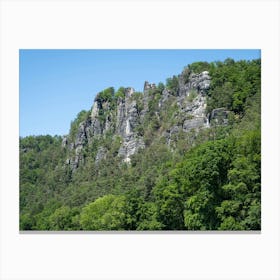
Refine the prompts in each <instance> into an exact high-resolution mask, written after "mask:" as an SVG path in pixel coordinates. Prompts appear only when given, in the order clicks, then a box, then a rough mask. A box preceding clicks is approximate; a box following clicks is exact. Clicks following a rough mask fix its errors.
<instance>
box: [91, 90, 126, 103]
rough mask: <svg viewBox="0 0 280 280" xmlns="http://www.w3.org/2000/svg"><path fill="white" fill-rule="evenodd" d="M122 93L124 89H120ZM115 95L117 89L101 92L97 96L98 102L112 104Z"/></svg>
mask: <svg viewBox="0 0 280 280" xmlns="http://www.w3.org/2000/svg"><path fill="white" fill-rule="evenodd" d="M119 90H121V92H122V89H119ZM114 94H115V89H114V88H113V87H109V88H106V89H104V90H103V91H101V92H99V93H98V94H97V96H96V99H95V100H96V101H97V102H99V103H103V102H111V101H112V100H113V97H114Z"/></svg>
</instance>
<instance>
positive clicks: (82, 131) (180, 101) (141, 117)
mask: <svg viewBox="0 0 280 280" xmlns="http://www.w3.org/2000/svg"><path fill="white" fill-rule="evenodd" d="M210 82H211V78H210V76H209V73H208V72H207V71H204V72H202V73H199V74H193V73H192V74H190V75H189V76H188V79H187V81H186V79H185V77H184V75H183V74H182V75H179V76H178V79H177V83H178V86H177V88H176V90H175V91H174V90H173V91H172V90H170V89H168V88H166V87H165V88H164V89H161V90H159V89H158V88H157V87H156V85H155V84H150V83H149V82H147V81H146V82H145V84H144V90H143V93H136V92H135V90H134V89H133V88H131V87H128V88H125V90H124V94H123V96H119V97H116V98H115V99H114V102H112V101H110V100H108V98H107V99H106V98H101V95H100V94H98V95H97V96H96V98H95V100H94V103H93V106H92V109H91V111H90V113H89V114H88V116H87V118H86V119H85V120H84V121H82V122H81V123H80V124H79V127H78V131H77V133H76V135H75V137H74V139H70V137H69V136H67V137H65V139H64V140H63V145H64V146H65V147H67V148H68V149H69V151H70V153H69V155H70V156H69V159H68V160H67V164H69V165H70V166H71V169H72V170H75V169H76V168H77V167H78V166H79V165H81V164H83V160H84V155H83V150H84V149H85V147H86V146H87V145H89V144H90V143H92V142H93V141H98V140H99V139H100V138H102V137H105V136H106V135H107V134H108V133H111V135H113V137H119V141H120V142H119V143H120V145H119V148H118V152H117V156H119V157H120V158H121V159H122V160H123V161H124V162H127V163H129V162H130V160H131V156H132V155H133V154H135V153H136V152H138V151H139V150H140V149H144V148H145V141H144V139H143V133H139V127H140V126H141V125H142V127H143V124H146V123H147V116H148V115H149V116H150V115H151V113H153V114H154V116H155V118H159V114H160V113H161V110H166V106H168V104H171V103H172V104H173V105H174V104H176V106H177V111H176V112H175V113H174V116H173V118H174V121H173V124H172V125H171V126H170V127H168V128H165V130H163V131H161V132H160V135H161V136H163V137H166V139H167V141H166V142H167V144H168V143H169V142H170V141H169V140H170V137H171V136H172V134H176V133H178V132H179V131H183V132H185V133H188V132H189V131H191V130H198V129H202V128H206V127H209V126H210V123H211V122H210V119H211V118H213V119H214V118H215V116H219V117H220V118H221V116H222V121H221V120H219V122H222V124H226V118H227V112H226V111H225V110H224V109H223V108H219V109H216V111H215V110H213V112H212V113H211V114H207V113H206V106H207V103H206V101H207V92H208V90H209V88H210ZM156 90H157V93H158V94H159V95H160V97H159V98H158V99H157V104H156V105H157V106H156V108H157V109H156V110H155V112H150V110H151V108H150V106H149V104H150V102H151V100H153V98H154V96H153V94H154V92H155V91H156ZM168 102H169V103H168ZM170 102H171V103H170ZM112 104H113V105H112ZM145 121H146V122H145ZM215 123H217V122H215ZM143 129H145V127H144V128H143ZM105 157H106V148H105V147H103V146H102V145H100V146H99V147H98V151H97V153H96V155H95V161H96V163H97V164H98V162H99V161H100V160H101V159H103V158H105Z"/></svg>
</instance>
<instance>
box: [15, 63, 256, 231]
mask: <svg viewBox="0 0 280 280" xmlns="http://www.w3.org/2000/svg"><path fill="white" fill-rule="evenodd" d="M205 71H207V72H208V73H209V76H210V77H211V82H210V87H209V89H207V90H205V92H204V93H203V94H202V95H201V94H200V92H199V91H196V90H193V89H192V88H191V86H189V87H188V85H191V83H190V81H191V79H192V77H196V76H194V75H198V74H200V73H204V72H205ZM183 87H184V88H186V92H188V93H187V95H186V97H184V98H185V99H183V97H181V96H179V95H180V92H182V90H183ZM125 94H126V93H125V88H124V87H121V88H119V89H117V90H115V89H114V88H113V87H110V88H107V89H104V91H102V92H100V93H99V94H98V95H97V97H96V102H97V103H96V104H99V107H98V110H99V111H98V115H97V116H94V117H93V111H94V108H91V110H89V111H86V110H83V111H81V112H80V113H78V114H77V117H76V119H75V120H73V121H72V122H71V125H70V130H69V134H68V135H67V143H68V144H67V145H63V142H64V141H65V137H64V136H62V135H59V136H50V135H40V136H27V137H20V139H19V153H20V163H19V164H20V182H19V185H20V186H19V192H20V214H19V229H20V230H22V231H25V230H38V231H81V230H82V231H135V230H136V231H172V230H180V231H188V230H192V231H194V230H195V231H200V230H203V231H208V230H211V231H213V230H214V231H239V230H242V231H243V230H260V229H261V60H260V59H257V60H248V61H246V60H240V61H234V60H233V59H231V58H228V59H226V60H225V61H223V62H221V61H216V62H212V63H208V62H195V63H192V64H190V65H187V66H186V67H185V68H184V69H183V71H182V73H181V74H179V75H174V76H173V77H170V78H167V79H166V81H165V83H163V82H162V83H159V84H158V85H156V86H154V87H151V88H150V89H147V90H146V95H144V93H143V92H135V93H133V94H132V95H131V97H129V98H130V99H129V100H130V101H129V102H132V101H133V102H134V103H133V104H135V106H134V107H135V112H137V114H138V115H137V116H135V119H136V118H137V120H138V119H139V120H140V121H139V122H138V123H135V124H134V123H133V124H132V125H131V128H130V130H131V131H130V133H131V134H130V135H133V137H135V139H136V140H133V141H134V142H135V143H138V142H137V141H139V143H141V145H140V144H139V145H138V146H139V149H138V150H137V152H135V153H134V154H131V155H130V158H129V162H126V161H124V160H122V158H121V156H120V154H121V152H120V150H121V147H122V145H124V144H123V143H124V140H123V138H122V135H121V134H118V133H116V131H117V129H116V127H117V121H116V116H117V115H118V112H119V108H120V106H125V104H126V103H125V102H127V101H126V100H128V98H126V97H125ZM164 94H166V96H168V98H166V101H165V99H164V98H163V95H164ZM145 96H147V98H145ZM201 96H202V97H203V98H205V100H206V101H205V102H206V103H207V106H206V109H205V116H209V119H210V116H211V115H213V112H214V110H215V109H217V108H223V110H224V112H226V115H227V116H226V118H227V119H226V122H225V123H222V124H221V123H219V122H215V121H212V122H210V125H208V126H205V127H203V128H191V129H188V130H186V129H185V130H184V129H183V128H182V127H184V123H191V122H190V121H193V118H194V115H192V111H191V113H188V115H187V113H186V111H184V110H185V108H187V106H189V107H191V106H192V107H191V108H194V107H195V104H198V103H196V102H199V100H204V99H201ZM180 98H181V99H180ZM199 98H200V99H199ZM146 99H147V100H148V101H147V100H146ZM145 100H146V101H145ZM162 100H164V102H165V103H163V101H162ZM178 100H183V101H180V102H181V103H180V102H178ZM145 102H146V103H145ZM183 102H185V103H184V104H183ZM100 104H101V105H100ZM145 104H146V105H145ZM181 104H183V105H184V106H186V107H184V108H183V105H182V106H181ZM185 104H186V105H185ZM181 107H182V108H183V109H182V108H181ZM189 107H188V108H189ZM193 110H194V109H193ZM135 114H136V113H135ZM93 120H98V123H99V124H100V127H101V131H102V132H100V133H99V135H97V134H93V136H92V138H87V139H86V140H83V141H84V142H83V144H79V145H80V146H79V147H82V148H81V149H79V154H77V151H75V149H73V148H72V149H71V148H69V147H71V143H74V144H72V146H73V145H78V144H77V143H78V142H77V140H76V139H80V138H77V137H80V136H79V131H81V127H82V128H83V127H87V124H88V123H90V122H93ZM187 121H189V122H187ZM193 123H194V122H193ZM106 124H110V126H109V128H108V129H107V128H106V130H105V129H103V127H105V126H106ZM83 125H84V126H83ZM106 127H107V126H106ZM175 128H176V129H175ZM175 130H176V131H175ZM170 131H171V132H172V131H175V132H174V133H173V134H172V133H171V132H170ZM92 133H96V132H95V131H93V132H92ZM168 133H169V134H168ZM167 134H168V135H170V136H166V135H167ZM130 137H132V136H130ZM133 139H134V138H133ZM167 140H168V141H167ZM75 141H76V142H75ZM141 141H142V142H141ZM134 142H133V143H134ZM69 143H70V144H69ZM75 143H76V144H75ZM75 153H76V154H75ZM75 156H76V157H77V158H79V159H78V161H77V164H76V166H75V168H73V165H71V164H69V162H73V161H74V160H72V159H74V158H75Z"/></svg>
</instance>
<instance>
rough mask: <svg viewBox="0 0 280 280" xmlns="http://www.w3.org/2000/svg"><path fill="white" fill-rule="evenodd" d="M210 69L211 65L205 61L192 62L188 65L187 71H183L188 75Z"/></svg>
mask: <svg viewBox="0 0 280 280" xmlns="http://www.w3.org/2000/svg"><path fill="white" fill-rule="evenodd" d="M210 68H211V65H210V64H209V63H208V62H205V61H199V62H194V63H192V64H190V65H188V67H187V69H188V71H187V70H185V72H187V73H189V72H193V73H197V74H198V73H201V72H203V71H209V69H210Z"/></svg>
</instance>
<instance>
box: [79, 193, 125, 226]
mask: <svg viewBox="0 0 280 280" xmlns="http://www.w3.org/2000/svg"><path fill="white" fill-rule="evenodd" d="M124 207H125V197H124V196H115V195H106V196H103V197H100V198H98V199H97V200H95V201H94V202H92V203H90V204H88V205H86V206H85V207H84V208H83V209H82V212H81V225H82V229H84V230H122V229H124V225H125V213H124Z"/></svg>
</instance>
